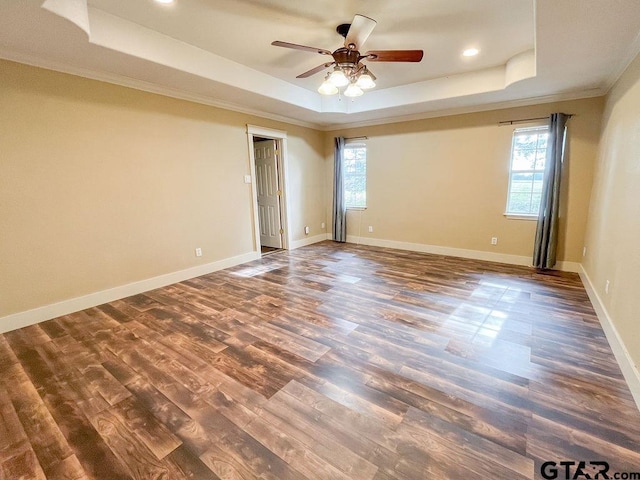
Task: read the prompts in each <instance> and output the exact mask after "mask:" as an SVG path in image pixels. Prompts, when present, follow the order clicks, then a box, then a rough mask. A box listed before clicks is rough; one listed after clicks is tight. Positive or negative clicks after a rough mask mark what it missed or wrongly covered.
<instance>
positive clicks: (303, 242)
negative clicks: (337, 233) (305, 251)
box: [289, 233, 331, 250]
mask: <svg viewBox="0 0 640 480" xmlns="http://www.w3.org/2000/svg"><path fill="white" fill-rule="evenodd" d="M330 238H331V235H330V234H329V236H328V237H327V234H326V233H321V234H320V235H314V236H313V237H307V238H303V239H302V240H294V241H293V242H291V245H289V250H295V249H296V248H300V247H306V246H307V245H311V244H313V243H318V242H324V241H325V240H327V239H330Z"/></svg>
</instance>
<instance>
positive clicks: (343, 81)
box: [329, 69, 349, 87]
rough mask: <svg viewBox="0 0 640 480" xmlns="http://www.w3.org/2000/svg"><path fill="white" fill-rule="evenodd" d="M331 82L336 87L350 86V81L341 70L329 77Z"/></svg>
mask: <svg viewBox="0 0 640 480" xmlns="http://www.w3.org/2000/svg"><path fill="white" fill-rule="evenodd" d="M329 81H330V82H331V83H332V84H333V85H335V86H336V87H344V86H346V85H349V79H348V78H347V76H346V75H345V74H344V72H343V71H342V70H340V69H336V70H334V71H333V72H331V74H330V75H329Z"/></svg>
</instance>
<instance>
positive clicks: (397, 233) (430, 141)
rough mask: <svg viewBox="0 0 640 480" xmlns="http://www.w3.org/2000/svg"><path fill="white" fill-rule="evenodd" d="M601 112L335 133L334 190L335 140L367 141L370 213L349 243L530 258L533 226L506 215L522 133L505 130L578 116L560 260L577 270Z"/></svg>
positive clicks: (354, 225) (584, 103) (530, 112)
mask: <svg viewBox="0 0 640 480" xmlns="http://www.w3.org/2000/svg"><path fill="white" fill-rule="evenodd" d="M602 109H603V99H602V98H594V99H586V100H576V101H569V102H561V103H549V104H543V105H538V106H530V107H522V108H512V109H505V110H496V111H490V112H482V113H475V114H467V115H458V116H449V117H441V118H434V119H427V120H420V121H412V122H404V123H395V124H389V125H380V126H375V127H362V128H358V129H350V130H338V131H333V132H328V134H327V139H326V149H327V158H328V161H327V168H328V173H327V177H328V183H330V182H331V175H332V172H331V170H332V169H333V165H332V163H333V162H332V157H333V153H332V152H333V145H332V144H333V137H335V136H337V135H342V136H345V137H357V136H367V137H368V141H367V146H368V147H367V182H368V184H367V203H368V205H367V209H366V210H365V211H362V212H358V211H350V212H349V213H348V216H347V221H348V234H349V235H354V236H360V235H361V236H363V237H366V238H375V239H384V240H392V241H397V242H410V243H417V244H424V245H434V246H439V247H453V248H458V249H466V250H475V251H485V252H491V253H496V254H509V255H518V256H526V257H530V256H531V255H532V251H533V238H534V234H535V226H536V225H535V222H534V221H530V220H514V219H507V218H505V216H504V215H503V214H504V211H505V207H506V198H507V189H508V171H509V157H510V149H511V135H512V133H513V129H514V128H515V127H512V126H499V125H498V122H500V121H504V120H512V119H523V118H534V117H544V116H548V115H549V114H550V113H553V112H559V111H561V112H565V113H572V114H575V116H574V117H573V118H572V119H571V120H570V121H569V134H568V135H569V136H568V139H569V144H568V156H567V168H566V171H565V177H564V179H563V183H564V198H565V202H564V204H565V210H564V212H563V214H562V219H561V227H560V228H561V232H562V234H561V236H560V243H559V252H558V260H560V261H569V262H580V261H581V260H582V247H583V241H584V232H585V226H586V220H587V211H588V204H589V197H590V191H591V185H592V175H593V167H594V163H595V158H596V155H597V148H598V141H599V134H600V119H601V115H602ZM518 126H526V125H518ZM329 190H330V189H329ZM328 195H329V196H331V192H330V191H329V192H328ZM327 215H328V218H331V217H330V213H329V212H328V214H327ZM369 225H371V226H373V227H374V232H373V233H368V232H367V227H368V226H369ZM491 237H498V245H496V246H492V245H491V244H490V240H491Z"/></svg>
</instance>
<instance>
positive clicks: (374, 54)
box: [363, 50, 424, 62]
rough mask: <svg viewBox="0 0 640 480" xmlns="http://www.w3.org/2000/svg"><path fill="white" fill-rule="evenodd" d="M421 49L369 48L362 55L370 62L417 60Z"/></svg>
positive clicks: (421, 52)
mask: <svg viewBox="0 0 640 480" xmlns="http://www.w3.org/2000/svg"><path fill="white" fill-rule="evenodd" d="M423 55H424V52H423V51H422V50H371V51H369V52H367V53H365V54H364V55H363V58H366V59H367V60H369V61H370V62H419V61H420V60H422V56H423Z"/></svg>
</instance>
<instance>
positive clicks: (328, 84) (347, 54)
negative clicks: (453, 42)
mask: <svg viewBox="0 0 640 480" xmlns="http://www.w3.org/2000/svg"><path fill="white" fill-rule="evenodd" d="M376 23H377V22H376V21H375V20H373V19H372V18H369V17H365V16H364V15H356V16H355V17H353V21H352V22H351V23H343V24H341V25H338V27H337V28H336V31H337V32H338V33H339V34H340V35H342V36H343V37H344V46H343V47H340V48H338V49H337V50H336V51H334V52H331V51H329V50H325V49H323V48H315V47H308V46H306V45H298V44H295V43H289V42H281V41H279V40H278V41H275V42H272V43H271V45H274V46H276V47H284V48H292V49H294V50H303V51H306V52H313V53H319V54H320V55H329V56H331V57H333V61H332V62H326V63H323V64H322V65H318V66H317V67H315V68H312V69H311V70H308V71H306V72H304V73H301V74H300V75H298V76H297V77H296V78H307V77H310V76H312V75H315V74H316V73H319V72H321V71H322V70H325V69H327V68H329V67H331V66H334V68H333V71H331V72H330V73H328V74H327V76H326V77H325V81H324V83H323V84H322V85H321V86H320V88H319V89H318V92H320V93H322V94H324V95H334V94H336V93H338V92H339V88H340V87H345V86H346V87H347V88H346V89H345V91H344V95H346V96H348V97H357V96H360V95H362V94H363V90H366V89H369V88H373V87H375V83H374V80H375V79H376V77H375V75H373V74H372V73H371V71H369V69H368V68H367V66H366V65H364V64H363V63H362V61H363V60H366V61H369V62H419V61H421V60H422V56H423V54H424V52H423V51H422V50H370V51H368V52H366V53H364V54H361V53H360V49H361V48H362V45H363V44H364V42H365V41H366V40H367V38H369V35H371V32H372V31H373V29H374V28H375V26H376Z"/></svg>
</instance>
